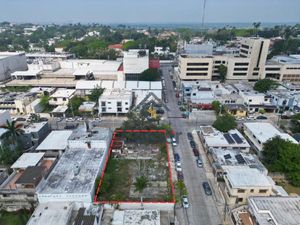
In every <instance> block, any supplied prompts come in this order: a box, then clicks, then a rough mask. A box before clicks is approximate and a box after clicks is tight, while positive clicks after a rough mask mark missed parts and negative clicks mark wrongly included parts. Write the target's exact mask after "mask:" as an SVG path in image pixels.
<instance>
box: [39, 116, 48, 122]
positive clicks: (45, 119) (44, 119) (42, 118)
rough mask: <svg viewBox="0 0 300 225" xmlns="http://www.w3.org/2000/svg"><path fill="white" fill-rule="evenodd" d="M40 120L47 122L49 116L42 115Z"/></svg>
mask: <svg viewBox="0 0 300 225" xmlns="http://www.w3.org/2000/svg"><path fill="white" fill-rule="evenodd" d="M40 121H43V122H47V121H48V118H46V117H41V118H40Z"/></svg>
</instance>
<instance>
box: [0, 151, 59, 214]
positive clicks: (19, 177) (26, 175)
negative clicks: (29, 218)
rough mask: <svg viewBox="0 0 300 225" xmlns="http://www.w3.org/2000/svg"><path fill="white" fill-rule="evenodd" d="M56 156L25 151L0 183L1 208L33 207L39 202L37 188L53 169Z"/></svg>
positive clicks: (18, 208) (11, 209)
mask: <svg viewBox="0 0 300 225" xmlns="http://www.w3.org/2000/svg"><path fill="white" fill-rule="evenodd" d="M55 160H56V159H55V158H44V154H43V153H24V154H23V155H22V156H21V157H20V158H19V159H18V160H17V161H16V162H15V163H14V164H13V166H12V169H13V172H12V173H11V174H10V175H9V176H8V177H7V178H6V179H5V181H4V182H3V183H2V184H1V185H0V201H1V209H4V210H9V211H14V210H20V209H24V208H25V209H28V210H29V209H32V207H35V206H36V204H37V195H36V190H37V188H38V186H39V185H40V184H41V183H42V182H43V180H44V178H45V177H46V176H47V175H48V173H49V172H50V171H51V170H52V169H53V167H54V165H55V162H56V161H55Z"/></svg>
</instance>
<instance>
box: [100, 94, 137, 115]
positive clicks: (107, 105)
mask: <svg viewBox="0 0 300 225" xmlns="http://www.w3.org/2000/svg"><path fill="white" fill-rule="evenodd" d="M132 101H133V93H132V91H129V90H124V89H107V90H105V91H104V93H103V94H102V95H101V96H100V98H99V114H107V113H111V114H125V113H128V112H129V110H130V108H131V106H132Z"/></svg>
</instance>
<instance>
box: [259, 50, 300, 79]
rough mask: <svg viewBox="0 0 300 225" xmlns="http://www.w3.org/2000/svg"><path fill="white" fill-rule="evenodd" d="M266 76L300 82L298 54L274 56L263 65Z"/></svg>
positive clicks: (299, 58)
mask: <svg viewBox="0 0 300 225" xmlns="http://www.w3.org/2000/svg"><path fill="white" fill-rule="evenodd" d="M264 76H265V77H266V78H270V79H274V80H277V81H291V82H297V83H298V82H300V55H290V56H275V57H273V58H272V59H271V60H269V61H268V62H267V64H266V67H265V75H264Z"/></svg>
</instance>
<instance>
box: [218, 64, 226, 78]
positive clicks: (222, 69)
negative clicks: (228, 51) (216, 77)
mask: <svg viewBox="0 0 300 225" xmlns="http://www.w3.org/2000/svg"><path fill="white" fill-rule="evenodd" d="M218 70H219V73H220V80H221V82H222V83H224V82H225V80H226V76H227V67H226V66H225V65H223V64H221V65H220V66H219V68H218Z"/></svg>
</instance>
